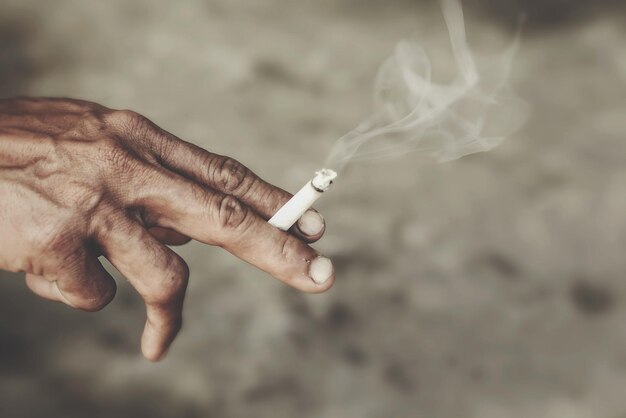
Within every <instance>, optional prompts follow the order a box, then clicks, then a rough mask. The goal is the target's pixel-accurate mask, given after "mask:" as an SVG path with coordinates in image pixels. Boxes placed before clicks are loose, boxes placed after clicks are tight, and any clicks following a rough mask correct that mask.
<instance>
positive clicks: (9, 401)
mask: <svg viewBox="0 0 626 418" xmlns="http://www.w3.org/2000/svg"><path fill="white" fill-rule="evenodd" d="M525 3H526V4H527V6H528V19H529V20H528V24H527V31H526V34H525V35H524V42H523V47H522V50H521V52H520V55H519V58H518V60H517V65H516V68H515V80H516V82H517V84H518V86H519V88H520V91H521V93H522V95H523V96H524V97H525V98H526V99H527V100H528V102H529V103H530V104H531V107H532V112H533V113H532V116H531V119H530V121H529V123H528V124H527V125H526V127H525V128H524V130H523V131H522V132H520V133H519V134H518V135H516V137H515V138H513V139H511V140H510V141H509V142H507V143H505V144H504V145H503V146H501V147H500V148H498V149H497V150H496V151H494V152H491V153H489V154H484V155H477V156H471V157H468V158H465V159H463V160H461V161H458V162H454V163H450V164H447V165H436V164H433V163H431V162H428V161H426V160H419V159H417V158H416V157H414V156H409V157H406V158H403V159H400V160H395V161H393V162H383V163H377V164H358V165H353V166H351V167H350V169H349V170H348V172H347V173H346V174H345V175H344V176H343V177H342V178H341V179H340V181H339V182H338V184H337V186H336V188H335V189H334V190H333V193H332V194H329V195H328V196H327V197H326V198H325V199H324V200H323V201H322V202H321V204H320V209H321V210H322V211H323V212H324V214H325V215H326V218H327V220H328V224H329V228H328V234H327V236H326V237H325V238H324V240H323V241H322V242H321V243H320V244H319V248H320V249H321V250H323V251H324V252H326V253H327V254H329V255H330V256H332V257H333V258H334V259H335V261H336V264H337V269H338V280H337V283H336V286H335V287H334V289H333V290H332V291H331V292H329V293H328V294H325V295H321V296H306V295H302V294H298V293H296V292H295V291H292V290H290V289H286V288H284V287H283V286H281V285H280V284H279V283H275V282H274V281H272V280H270V279H269V278H267V277H266V276H265V275H264V274H261V273H259V272H257V271H255V270H254V269H252V268H251V267H249V266H246V265H243V264H242V263H240V262H238V260H236V259H234V258H233V257H231V256H229V255H227V254H225V253H223V252H221V251H220V250H218V249H214V248H207V247H204V246H201V245H198V244H191V245H188V246H186V247H184V248H182V249H181V250H180V252H181V253H182V254H183V255H184V256H185V257H186V259H187V260H188V262H189V264H190V266H191V268H192V271H193V273H192V281H191V284H190V288H189V292H188V298H187V305H186V308H185V315H186V325H185V329H184V331H183V332H182V334H181V335H180V337H179V339H178V341H177V343H176V344H175V346H174V347H173V349H172V351H171V353H170V355H169V357H168V359H167V360H166V361H165V362H163V363H161V364H157V365H154V364H150V363H148V362H146V361H145V360H143V359H142V358H141V357H140V356H139V354H138V353H139V351H138V346H139V335H140V330H141V328H142V322H143V318H144V313H143V307H142V304H141V302H140V301H139V299H138V298H137V296H136V295H135V294H134V293H133V291H132V289H131V288H130V287H129V286H128V285H127V284H125V283H124V282H123V281H122V280H120V282H119V283H120V284H119V294H118V297H117V298H116V300H115V301H114V302H113V303H112V305H110V306H109V307H107V308H106V309H105V310H104V311H102V312H100V313H97V314H86V313H80V312H74V311H72V310H70V309H67V308H65V307H63V306H59V305H55V304H52V303H50V302H45V301H41V300H38V299H36V298H35V297H34V296H32V295H31V294H29V292H28V291H27V290H26V288H25V286H24V284H23V281H22V280H21V278H19V277H18V276H13V275H8V274H0V276H2V278H3V280H2V281H1V282H0V371H1V372H0V416H3V417H40V416H47V417H57V416H58V417H64V418H70V417H85V416H90V417H110V416H120V417H122V416H128V417H161V416H163V417H174V416H176V417H211V416H214V417H259V418H262V417H272V418H279V417H294V416H298V417H303V418H307V417H359V418H367V417H425V418H439V417H441V418H448V417H450V418H457V417H462V418H465V417H468V418H473V417H476V418H492V417H493V418H502V417H512V418H516V417H520V418H521V417H537V418H563V417H572V418H605V417H606V418H623V417H625V416H626V397H625V396H624V393H625V392H626V326H625V325H624V323H625V322H626V304H625V303H624V298H625V297H626V277H625V273H626V257H625V256H624V252H625V251H626V193H625V192H624V187H625V186H624V185H625V184H626V141H624V132H626V47H625V45H626V24H625V23H624V14H625V13H626V11H625V10H624V7H623V6H621V5H620V3H623V2H618V1H609V0H605V1H597V2H576V1H569V2H568V1H556V0H554V1H539V0H537V1H526V2H525ZM468 6H469V11H470V14H471V16H470V18H469V23H468V27H469V29H470V32H471V33H472V39H473V41H474V42H475V46H476V47H477V49H478V50H479V51H486V50H488V49H489V47H490V45H492V44H496V45H499V44H503V43H504V42H506V40H507V39H509V38H510V36H511V32H512V31H513V30H514V26H515V20H516V16H517V13H516V12H515V8H514V7H511V5H510V4H509V2H505V1H499V2H497V1H492V2H480V1H473V2H469V4H468ZM410 34H416V35H417V36H422V37H424V39H429V40H430V41H432V42H434V43H435V44H440V45H445V41H446V38H445V33H444V32H443V31H442V30H441V20H440V16H439V14H438V10H437V7H436V5H435V4H431V3H429V2H410V1H400V0H394V1H380V2H375V1H357V0H336V1H331V0H318V1H294V0H265V1H257V2H252V1H249V0H212V1H187V2H173V1H166V0H160V1H123V0H114V1H106V2H86V1H78V0H75V1H55V2H43V1H37V0H4V1H3V2H2V4H0V59H1V60H0V96H10V95H15V94H28V95H62V96H71V97H80V98H86V99H90V100H93V101H97V102H101V103H103V104H106V105H108V106H111V107H119V108H132V109H134V110H137V111H139V112H142V113H144V114H145V115H147V116H149V117H150V118H152V119H153V120H155V121H156V122H157V123H158V124H160V125H161V126H163V127H164V128H166V129H168V130H170V131H172V132H175V133H176V134H178V135H179V136H182V137H184V138H186V139H188V140H190V141H193V142H195V143H198V144H201V145H202V146H204V147H206V148H208V149H211V150H215V151H217V152H220V153H223V154H229V155H232V156H234V157H236V158H238V159H239V160H241V161H243V162H244V163H246V164H248V165H249V166H250V167H251V168H253V169H254V170H255V171H257V173H259V174H260V175H262V176H263V177H265V178H267V179H268V180H270V181H272V182H274V183H276V184H279V185H281V186H282V187H284V188H286V189H289V190H295V189H296V188H297V187H298V186H300V184H301V183H302V182H303V181H304V180H306V179H307V177H308V176H309V174H310V173H311V171H312V170H314V169H316V168H318V166H319V164H320V163H321V161H323V160H324V157H325V154H326V152H327V151H328V149H329V147H330V145H331V144H332V142H333V140H334V139H335V138H337V137H338V136H339V135H341V134H342V133H344V132H345V131H347V130H348V129H350V128H352V127H353V126H354V125H356V124H357V123H358V122H359V120H360V118H362V117H363V116H364V115H366V114H367V112H368V109H369V107H370V85H371V84H372V80H373V76H374V73H375V70H376V68H377V66H378V64H379V63H380V61H381V60H382V59H383V58H384V57H385V56H387V55H388V54H389V52H390V51H391V49H392V47H393V45H394V44H395V43H396V41H397V40H398V39H400V38H402V37H404V36H406V35H410ZM493 41H498V42H493ZM374 173H377V174H381V173H383V174H382V176H380V177H375V176H374ZM0 239H11V238H10V237H0Z"/></svg>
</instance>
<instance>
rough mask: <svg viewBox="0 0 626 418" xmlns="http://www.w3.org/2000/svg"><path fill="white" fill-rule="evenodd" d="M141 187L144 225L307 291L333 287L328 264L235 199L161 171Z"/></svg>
mask: <svg viewBox="0 0 626 418" xmlns="http://www.w3.org/2000/svg"><path fill="white" fill-rule="evenodd" d="M150 183H151V184H148V185H145V186H144V187H143V189H141V193H140V196H141V197H140V200H139V201H135V202H130V203H131V204H132V205H133V206H140V207H142V208H143V212H144V216H145V217H146V218H147V219H146V220H145V221H146V222H147V223H148V224H150V225H153V224H154V225H158V226H161V227H165V228H170V229H173V230H176V231H178V232H180V233H182V234H185V235H187V236H189V237H192V238H193V239H196V240H198V241H201V242H204V243H206V244H209V245H219V246H221V247H222V248H224V249H226V250H227V251H229V252H230V253H232V254H234V255H235V256H237V257H239V258H241V259H242V260H244V261H247V262H248V263H250V264H252V265H254V266H256V267H258V268H260V269H261V270H263V271H265V272H267V273H269V274H271V275H272V276H274V277H276V278H277V279H279V280H281V281H283V282H285V283H287V284H289V285H291V286H293V287H296V288H298V289H300V290H302V291H305V292H312V293H317V292H322V291H325V290H327V289H328V288H330V286H331V285H332V282H333V279H334V270H333V268H332V263H331V262H330V260H328V259H326V258H324V257H320V256H319V254H318V253H317V252H316V251H315V250H314V249H313V248H311V247H310V246H309V245H307V244H306V243H305V242H304V241H302V240H300V239H298V238H297V237H295V236H293V235H292V234H288V233H286V232H284V231H281V230H279V229H277V228H274V227H273V226H271V225H270V224H268V223H267V222H266V221H265V220H264V219H263V218H261V217H260V216H259V215H258V214H256V212H255V211H253V210H251V209H250V208H249V207H247V206H246V205H245V204H243V203H242V202H240V201H239V200H237V199H236V198H234V197H233V196H229V195H225V194H223V193H219V192H216V191H210V190H205V189H203V188H202V187H200V186H199V185H197V184H195V183H193V182H190V181H187V180H185V179H182V178H179V177H178V176H176V175H174V174H169V175H168V174H167V173H162V174H161V175H158V176H157V177H156V178H154V179H153V180H151V181H150Z"/></svg>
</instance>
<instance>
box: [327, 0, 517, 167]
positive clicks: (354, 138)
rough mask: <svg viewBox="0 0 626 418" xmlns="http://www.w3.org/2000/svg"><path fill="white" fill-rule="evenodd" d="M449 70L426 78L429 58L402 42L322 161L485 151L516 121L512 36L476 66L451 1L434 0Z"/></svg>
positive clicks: (448, 156) (447, 156) (450, 156)
mask: <svg viewBox="0 0 626 418" xmlns="http://www.w3.org/2000/svg"><path fill="white" fill-rule="evenodd" d="M441 8H442V11H443V16H444V19H445V22H446V26H447V28H448V32H449V36H450V44H451V51H452V55H453V57H454V60H455V62H456V67H457V74H456V77H455V78H454V79H453V81H451V82H449V83H437V82H435V81H433V79H432V74H431V70H432V68H431V62H430V60H429V58H428V56H427V54H426V52H425V51H424V50H423V49H422V48H421V47H420V45H419V44H418V43H417V42H411V41H402V42H400V43H399V44H398V45H397V46H396V49H395V53H394V54H393V56H391V57H390V58H389V59H387V61H386V62H385V63H384V64H383V65H382V66H381V68H380V70H379V73H378V77H377V80H376V83H375V90H374V96H375V108H374V112H373V114H372V116H371V117H370V118H369V119H367V120H366V121H364V122H363V123H361V124H360V125H359V126H358V127H357V128H355V129H354V130H352V131H351V132H349V133H348V134H346V135H344V136H343V137H341V138H340V139H339V140H338V141H337V142H336V143H335V145H334V146H333V148H332V150H331V152H330V155H329V157H328V159H327V162H326V166H327V167H332V168H333V169H336V170H337V171H340V170H341V169H343V168H344V167H345V165H346V164H347V163H348V162H349V161H352V160H372V159H381V158H390V157H394V156H399V155H403V154H406V153H408V152H421V153H426V154H428V155H431V156H433V157H434V158H436V159H437V160H439V161H450V160H454V159H457V158H460V157H462V156H464V155H468V154H473V153H476V152H482V151H488V150H490V149H492V148H494V147H495V146H497V145H498V144H500V143H501V142H502V141H503V140H504V139H506V138H507V136H509V135H510V134H512V133H513V132H515V131H516V130H517V129H519V128H520V127H521V125H522V124H523V123H524V121H525V120H526V116H527V114H528V109H527V106H526V103H525V102H523V101H522V100H520V99H519V98H517V96H516V95H515V94H514V92H513V91H512V90H511V88H510V86H509V84H508V79H509V74H510V71H511V66H512V63H513V58H514V57H515V54H516V52H517V49H518V46H519V35H518V36H517V37H516V38H515V40H514V41H513V42H512V44H511V45H510V46H509V47H508V48H507V49H506V50H505V51H504V52H502V53H501V54H500V55H498V56H495V57H492V58H491V59H485V60H481V65H480V66H479V65H477V63H476V60H475V58H474V55H473V54H472V51H471V50H470V48H469V46H468V44H467V39H466V35H465V23H464V19H463V10H462V7H461V4H460V2H459V0H441Z"/></svg>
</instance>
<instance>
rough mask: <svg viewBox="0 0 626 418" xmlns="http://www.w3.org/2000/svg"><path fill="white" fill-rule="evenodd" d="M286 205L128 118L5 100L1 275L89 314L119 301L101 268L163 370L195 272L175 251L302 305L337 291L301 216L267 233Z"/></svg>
mask: <svg viewBox="0 0 626 418" xmlns="http://www.w3.org/2000/svg"><path fill="white" fill-rule="evenodd" d="M290 197H291V195H290V194H289V193H287V192H285V191H283V190H281V189H279V188H277V187H275V186H272V185H270V184H268V183H266V182H264V181H263V180H261V179H260V178H259V177H257V176H256V175H254V174H253V173H252V172H251V171H250V170H249V169H247V168H246V167H245V166H243V165H241V164H240V163H238V162H237V161H235V160H233V159H231V158H228V157H224V156H220V155H216V154H212V153H209V152H207V151H205V150H203V149H201V148H199V147H196V146H194V145H192V144H190V143H187V142H184V141H182V140H180V139H178V138H176V137H175V136H173V135H172V134H170V133H168V132H165V131H163V130H162V129H160V128H159V127H157V126H156V125H154V124H153V123H151V122H150V121H149V120H147V119H146V118H144V117H142V116H140V115H138V114H136V113H134V112H131V111H126V110H122V111H115V110H111V109H107V108H105V107H103V106H100V105H97V104H94V103H89V102H84V101H77V100H66V99H8V100H0V237H1V239H0V269H5V270H9V271H14V272H17V271H22V272H25V273H26V283H27V285H28V287H29V288H30V289H31V290H32V291H33V292H34V293H36V294H37V295H39V296H42V297H44V298H46V299H51V300H55V301H60V302H63V303H66V304H68V305H70V306H72V307H75V308H79V309H84V310H88V311H95V310H99V309H101V308H103V307H104V306H106V305H107V304H108V303H109V302H110V301H111V299H112V298H113V297H114V295H115V290H116V286H115V282H114V280H113V278H112V277H111V276H110V275H109V274H108V273H107V272H106V271H105V269H104V268H103V267H102V265H101V264H100V262H99V261H98V257H99V256H100V255H103V256H105V257H106V258H107V259H108V260H109V261H110V262H111V263H112V264H113V265H114V266H115V267H116V268H117V269H118V270H119V271H120V272H121V273H122V274H123V275H124V276H126V278H127V279H128V280H129V281H130V283H131V284H132V285H133V286H134V287H135V289H136V290H137V291H138V292H139V294H140V295H141V296H142V298H143V300H144V301H145V304H146V309H147V321H146V325H145V329H144V331H143V336H142V340H141V346H142V351H143V354H144V356H145V357H146V358H148V359H150V360H154V361H156V360H158V359H160V358H161V357H162V356H163V355H164V353H165V352H166V350H167V349H168V347H169V346H170V344H171V342H172V341H173V339H174V337H175V336H176V334H177V332H178V331H179V329H180V327H181V324H182V305H183V299H184V295H185V289H186V287H187V280H188V276H189V268H188V267H187V265H186V264H185V262H184V261H183V260H182V259H181V258H180V257H179V256H178V255H177V254H176V253H174V252H173V251H172V250H171V249H169V248H168V247H166V245H170V244H182V243H185V242H187V241H188V240H189V239H190V238H191V239H195V240H198V241H201V242H203V243H206V244H209V245H217V246H220V247H222V248H224V249H226V250H227V251H229V252H231V253H232V254H234V255H236V256H237V257H239V258H241V259H242V260H244V261H247V262H249V263H251V264H253V265H255V266H256V267H258V268H260V269H261V270H264V271H266V272H267V273H269V274H271V275H272V276H274V277H276V278H277V279H279V280H281V281H283V282H285V283H287V284H289V285H291V286H293V287H295V288H297V289H300V290H302V291H305V292H313V293H315V292H322V291H325V290H327V289H328V288H330V286H331V285H332V283H333V281H334V270H333V267H332V264H331V263H330V261H329V260H328V259H326V258H323V257H320V256H318V254H317V252H316V251H315V250H314V249H312V248H311V247H310V246H308V245H307V242H313V241H316V240H317V239H319V238H320V237H321V236H322V234H323V232H324V222H323V220H322V218H321V216H319V215H318V214H317V213H316V212H313V211H311V212H307V214H305V216H303V218H302V219H301V220H300V222H299V227H295V228H293V229H292V230H291V231H290V232H291V233H286V232H283V231H280V230H278V229H276V228H274V227H272V226H270V225H269V224H268V223H267V219H269V218H270V217H271V216H272V215H273V214H274V212H276V210H277V209H278V208H279V207H281V206H282V205H283V204H284V203H285V202H286V201H287V200H289V199H290Z"/></svg>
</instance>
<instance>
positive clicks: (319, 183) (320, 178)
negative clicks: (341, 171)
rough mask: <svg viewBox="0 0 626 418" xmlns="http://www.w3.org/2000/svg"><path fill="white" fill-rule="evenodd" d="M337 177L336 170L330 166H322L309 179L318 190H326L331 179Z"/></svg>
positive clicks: (331, 182) (331, 181)
mask: <svg viewBox="0 0 626 418" xmlns="http://www.w3.org/2000/svg"><path fill="white" fill-rule="evenodd" d="M336 178H337V172H336V171H334V170H331V169H330V168H322V169H321V170H319V171H317V172H316V173H315V177H313V180H311V184H312V185H313V187H314V188H315V190H317V191H318V192H325V191H326V190H328V188H329V187H330V185H331V184H333V181H334V180H335V179H336Z"/></svg>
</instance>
